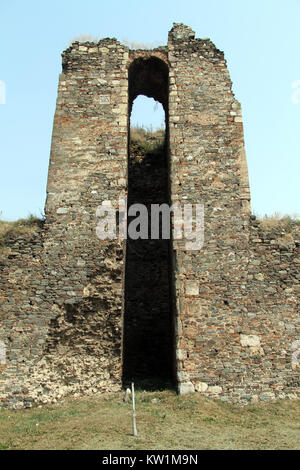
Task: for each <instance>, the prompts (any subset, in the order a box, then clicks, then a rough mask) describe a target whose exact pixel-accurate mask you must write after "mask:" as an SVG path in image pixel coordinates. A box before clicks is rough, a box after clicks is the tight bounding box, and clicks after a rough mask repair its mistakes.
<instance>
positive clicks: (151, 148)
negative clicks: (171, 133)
mask: <svg viewBox="0 0 300 470" xmlns="http://www.w3.org/2000/svg"><path fill="white" fill-rule="evenodd" d="M164 142H165V131H164V129H157V130H153V129H152V128H151V127H149V128H144V127H139V126H136V127H131V128H130V160H131V162H132V163H142V162H143V160H144V158H145V156H146V155H147V154H149V153H151V152H160V151H162V149H163V147H164Z"/></svg>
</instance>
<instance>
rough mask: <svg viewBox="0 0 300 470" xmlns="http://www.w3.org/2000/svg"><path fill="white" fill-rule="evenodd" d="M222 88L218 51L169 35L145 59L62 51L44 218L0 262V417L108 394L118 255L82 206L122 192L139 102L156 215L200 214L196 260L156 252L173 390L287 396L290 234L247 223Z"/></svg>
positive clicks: (235, 141)
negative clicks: (161, 168)
mask: <svg viewBox="0 0 300 470" xmlns="http://www.w3.org/2000/svg"><path fill="white" fill-rule="evenodd" d="M231 86H232V84H231V80H230V76H229V73H228V70H227V67H226V61H225V59H224V55H223V53H222V52H221V51H219V50H218V49H217V48H216V47H215V46H214V45H213V44H212V42H211V41H210V40H209V39H196V38H195V34H194V32H193V31H192V30H191V29H190V28H189V27H187V26H185V25H182V24H174V26H173V28H172V30H171V31H170V32H169V38H168V45H167V46H164V47H160V48H157V49H154V50H152V51H148V50H147V51H131V50H129V49H128V48H127V47H126V46H124V45H122V44H121V43H119V42H118V41H117V40H116V39H103V40H101V41H99V43H98V44H95V43H83V44H81V43H78V42H76V43H73V44H72V46H71V47H70V48H69V49H67V50H66V51H65V52H64V53H63V72H62V74H61V75H60V79H59V88H58V97H57V103H56V112H55V117H54V124H53V136H52V146H51V156H50V164H49V174H48V183H47V201H46V207H45V213H46V221H45V224H44V227H43V228H42V229H40V230H39V231H37V232H36V233H35V234H34V235H33V236H32V238H30V239H20V240H16V241H15V243H14V244H12V245H11V246H10V253H9V255H8V256H6V257H4V256H2V258H1V280H0V300H1V310H0V323H1V328H0V341H2V342H3V343H4V344H5V347H6V351H7V364H6V367H5V368H4V370H3V372H2V374H1V375H0V387H1V388H0V400H1V402H2V404H3V405H4V406H11V407H14V408H21V407H24V406H30V405H31V404H32V402H33V401H36V402H44V403H47V402H53V401H56V400H57V399H59V398H61V397H62V396H65V395H68V394H73V395H74V396H76V395H82V394H92V393H95V392H103V391H117V390H120V389H121V387H122V361H123V359H124V358H123V346H122V344H123V331H124V298H125V295H124V286H125V279H124V276H125V260H126V243H125V242H124V241H122V240H121V241H120V240H99V239H98V238H97V237H96V225H97V220H98V219H97V216H96V208H97V206H99V205H100V204H101V203H102V201H105V200H109V201H111V202H112V204H113V205H114V206H115V207H116V208H117V207H118V201H119V197H120V196H121V195H123V196H124V195H126V194H127V190H128V188H127V172H128V128H129V119H130V112H131V107H132V101H133V99H134V98H135V97H136V96H137V95H138V94H140V93H143V94H146V95H147V96H152V97H154V98H155V99H157V100H158V101H160V102H161V103H162V104H163V106H164V109H165V112H166V121H167V132H166V134H167V142H168V154H167V158H168V179H169V183H168V193H169V201H170V203H171V204H174V203H180V204H184V203H190V204H196V203H202V204H203V205H204V221H205V225H204V226H205V230H204V237H205V240H204V246H203V248H202V249H201V250H198V251H190V250H187V249H186V246H185V241H184V240H172V241H171V245H170V250H171V253H170V261H169V263H170V272H171V276H170V286H169V287H170V292H172V294H171V299H170V301H171V305H172V322H173V325H174V331H173V333H172V334H173V342H174V351H173V353H174V369H176V371H175V375H176V386H177V388H178V391H179V392H180V393H187V392H197V393H204V394H207V395H208V396H212V397H216V396H217V397H218V398H220V399H222V400H225V401H230V402H237V403H240V404H244V403H248V402H254V401H257V400H269V399H273V398H278V397H279V398H299V369H298V368H297V367H296V366H295V364H293V363H292V361H291V357H292V353H293V343H294V342H295V341H296V340H299V339H300V320H299V294H300V283H299V281H300V276H299V263H300V253H299V244H300V242H299V239H300V235H299V226H298V225H297V224H296V223H294V224H292V223H290V224H288V225H286V226H282V225H280V224H279V225H278V226H276V227H275V228H264V227H263V226H262V224H261V223H259V222H258V221H256V220H254V218H253V217H251V208H250V191H249V183H248V174H247V162H246V155H245V150H244V137H243V124H242V116H241V107H240V104H239V103H238V101H237V100H236V99H235V97H234V95H233V93H232V90H231ZM125 321H126V318H125ZM152 334H153V338H154V335H155V330H154V329H153V333H152Z"/></svg>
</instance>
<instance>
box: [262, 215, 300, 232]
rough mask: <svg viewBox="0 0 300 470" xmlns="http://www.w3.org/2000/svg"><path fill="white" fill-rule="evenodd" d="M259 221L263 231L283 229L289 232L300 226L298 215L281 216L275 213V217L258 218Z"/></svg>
mask: <svg viewBox="0 0 300 470" xmlns="http://www.w3.org/2000/svg"><path fill="white" fill-rule="evenodd" d="M257 220H258V221H259V223H260V226H261V228H262V229H263V230H273V229H282V230H286V231H287V232H289V231H291V230H292V229H293V227H295V226H297V225H300V220H299V216H298V215H297V214H295V215H287V214H286V215H281V214H280V213H279V212H275V214H273V215H265V216H264V217H257Z"/></svg>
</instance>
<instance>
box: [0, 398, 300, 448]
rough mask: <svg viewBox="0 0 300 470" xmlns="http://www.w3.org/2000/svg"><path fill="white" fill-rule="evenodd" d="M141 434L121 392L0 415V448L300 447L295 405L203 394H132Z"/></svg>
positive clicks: (299, 420)
mask: <svg viewBox="0 0 300 470" xmlns="http://www.w3.org/2000/svg"><path fill="white" fill-rule="evenodd" d="M136 409H137V428H138V436H137V437H136V438H134V437H133V436H132V429H131V404H130V403H124V402H123V393H122V394H121V393H120V394H111V395H98V396H94V397H93V398H80V399H76V400H75V399H72V398H68V399H66V400H65V401H63V402H60V403H58V404H56V405H48V406H43V407H37V406H35V407H33V408H32V409H27V410H22V411H12V410H3V409H1V410H0V448H2V449H96V450H97V449H104V450H110V449H111V450H116V449H122V450H125V449H131V450H137V449H153V450H154V449H174V450H175V449H185V450H189V449H190V450H193V449H196V450H200V449H299V448H300V424H299V423H300V402H293V401H278V402H272V403H259V404H255V405H248V406H246V407H243V408H241V407H238V406H234V405H229V404H225V403H222V402H221V401H218V400H210V399H207V398H205V397H203V396H201V395H200V394H197V395H186V396H178V395H176V393H175V392H172V391H163V392H145V391H138V392H136Z"/></svg>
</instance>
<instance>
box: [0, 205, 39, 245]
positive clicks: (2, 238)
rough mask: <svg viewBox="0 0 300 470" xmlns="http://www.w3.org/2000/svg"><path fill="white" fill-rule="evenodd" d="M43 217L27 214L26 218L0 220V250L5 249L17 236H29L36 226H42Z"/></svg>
mask: <svg viewBox="0 0 300 470" xmlns="http://www.w3.org/2000/svg"><path fill="white" fill-rule="evenodd" d="M43 223H44V219H42V218H39V217H36V216H35V215H32V214H31V215H29V216H28V217H27V218H26V219H19V220H16V221H13V222H7V221H4V220H0V251H3V250H5V248H7V247H8V246H9V245H10V244H11V243H12V242H13V241H14V240H16V239H17V238H19V237H24V236H25V237H30V236H31V235H32V234H33V233H34V232H35V231H36V230H37V229H38V228H41V227H42V226H43Z"/></svg>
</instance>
